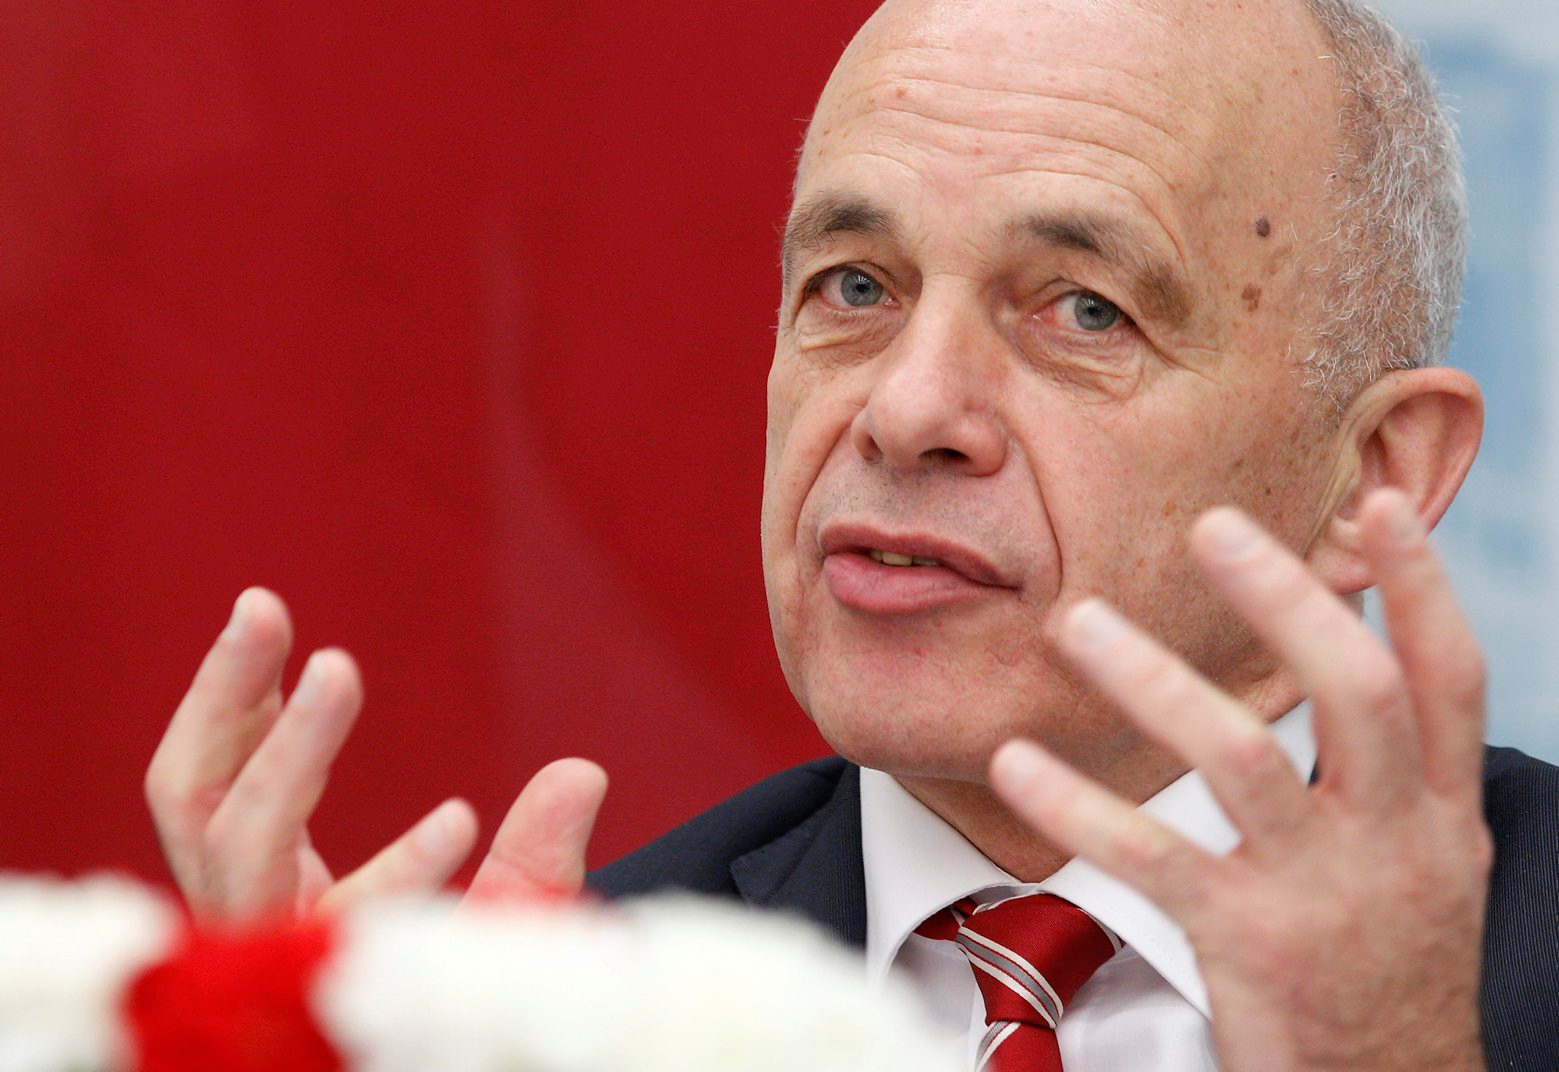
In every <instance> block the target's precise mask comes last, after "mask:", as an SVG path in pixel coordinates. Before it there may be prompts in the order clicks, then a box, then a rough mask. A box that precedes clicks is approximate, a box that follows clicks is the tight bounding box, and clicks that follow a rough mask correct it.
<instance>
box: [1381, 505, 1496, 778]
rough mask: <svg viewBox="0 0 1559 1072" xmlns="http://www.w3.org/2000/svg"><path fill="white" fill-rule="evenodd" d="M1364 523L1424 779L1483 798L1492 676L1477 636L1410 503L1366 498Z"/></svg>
mask: <svg viewBox="0 0 1559 1072" xmlns="http://www.w3.org/2000/svg"><path fill="white" fill-rule="evenodd" d="M1360 520H1361V523H1362V525H1363V528H1364V549H1365V555H1366V556H1367V557H1368V559H1369V562H1370V565H1371V566H1372V567H1373V568H1374V573H1375V578H1376V582H1377V584H1378V585H1379V588H1380V595H1381V605H1382V609H1383V610H1384V613H1385V620H1386V628H1387V630H1388V632H1389V633H1390V634H1391V641H1392V645H1393V647H1394V648H1395V649H1396V654H1397V659H1398V661H1399V662H1400V663H1401V665H1402V669H1403V673H1404V674H1405V676H1406V679H1407V688H1408V692H1409V694H1410V695H1411V697H1412V700H1413V709H1414V710H1415V711H1416V712H1417V715H1418V728H1419V739H1420V741H1421V748H1422V752H1423V763H1424V777H1425V779H1426V780H1427V781H1428V783H1429V784H1430V785H1431V786H1433V787H1435V788H1438V789H1441V790H1444V791H1447V792H1461V793H1468V792H1471V793H1475V794H1476V793H1481V791H1482V784H1483V778H1482V771H1483V713H1484V689H1485V687H1486V672H1485V670H1484V664H1483V655H1482V653H1481V651H1480V650H1479V647H1478V641H1477V638H1476V637H1475V636H1474V635H1473V632H1472V628H1471V627H1470V626H1469V625H1468V623H1467V619H1466V617H1465V616H1464V615H1463V614H1462V610H1461V608H1460V607H1459V606H1458V605H1457V602H1456V597H1455V595H1454V594H1453V593H1452V591H1451V583H1450V580H1449V578H1447V577H1446V574H1445V569H1444V567H1443V566H1442V565H1441V564H1440V559H1439V557H1438V556H1437V555H1436V554H1435V553H1434V549H1433V548H1432V547H1431V546H1430V544H1429V539H1428V533H1426V532H1425V530H1424V526H1423V523H1422V522H1420V521H1419V519H1418V514H1417V512H1416V511H1415V510H1414V509H1413V503H1412V500H1410V499H1409V498H1408V497H1407V496H1406V495H1404V494H1403V493H1402V492H1400V491H1396V490H1394V489H1387V490H1382V491H1380V492H1377V493H1376V494H1374V495H1372V496H1370V497H1369V498H1368V499H1366V500H1365V502H1364V506H1363V510H1362V511H1361V518H1360Z"/></svg>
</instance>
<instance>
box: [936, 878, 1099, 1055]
mask: <svg viewBox="0 0 1559 1072" xmlns="http://www.w3.org/2000/svg"><path fill="white" fill-rule="evenodd" d="M919 933H921V934H923V935H925V936H926V937H929V938H944V939H947V940H950V941H953V942H956V943H957V944H958V946H959V947H960V948H961V949H962V950H963V952H964V955H965V956H966V957H967V958H968V959H969V964H970V967H972V968H973V969H974V977H975V982H976V983H977V984H978V985H979V988H980V994H981V996H982V997H983V998H984V999H985V1018H986V1022H987V1023H995V1022H997V1021H1017V1022H1019V1023H1026V1024H1033V1025H1035V1026H1042V1027H1049V1028H1054V1027H1055V1026H1056V1023H1057V1022H1058V1021H1059V1020H1060V1019H1061V1014H1062V1013H1063V1012H1064V1011H1065V1010H1066V1005H1067V1003H1068V1002H1069V1001H1071V1000H1072V995H1073V994H1075V993H1077V991H1078V990H1079V989H1081V987H1082V985H1083V984H1084V983H1086V982H1087V981H1088V979H1089V978H1090V977H1091V976H1092V975H1093V974H1094V972H1096V971H1098V970H1099V968H1100V966H1101V965H1103V964H1104V962H1105V961H1107V960H1109V959H1110V958H1111V957H1112V956H1114V955H1115V953H1116V952H1117V951H1118V950H1119V949H1120V941H1119V939H1117V938H1116V937H1115V935H1114V934H1112V933H1111V932H1110V931H1108V930H1106V929H1105V928H1104V927H1102V926H1100V925H1099V924H1098V923H1097V922H1096V921H1095V920H1094V918H1093V917H1092V916H1090V915H1089V914H1088V913H1087V912H1084V911H1083V910H1082V909H1081V908H1078V907H1077V906H1076V905H1074V904H1072V903H1071V902H1070V901H1065V900H1063V899H1061V898H1060V897H1055V896H1052V895H1050V894H1044V893H1039V894H1028V895H1024V896H1021V897H1011V898H1008V899H1007V900H1005V901H994V902H992V903H990V904H985V905H980V906H979V907H977V908H976V907H974V906H973V905H972V904H971V903H969V902H959V903H958V904H955V905H953V906H951V907H950V908H949V909H947V910H945V911H944V912H943V913H941V914H939V916H933V917H932V918H931V919H930V920H927V921H926V923H925V924H923V925H922V926H921V928H920V930H919Z"/></svg>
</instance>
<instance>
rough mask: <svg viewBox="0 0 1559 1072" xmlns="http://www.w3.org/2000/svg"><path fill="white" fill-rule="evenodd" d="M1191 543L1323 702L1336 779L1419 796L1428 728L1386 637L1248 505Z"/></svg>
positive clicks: (1318, 714) (1320, 729) (1375, 794)
mask: <svg viewBox="0 0 1559 1072" xmlns="http://www.w3.org/2000/svg"><path fill="white" fill-rule="evenodd" d="M1191 544H1192V548H1193V549H1194V551H1195V552H1196V555H1197V557H1198V559H1200V561H1201V563H1202V566H1203V568H1204V570H1205V571H1206V573H1207V576H1208V579H1209V580H1210V581H1211V582H1212V584H1213V587H1214V588H1216V589H1217V590H1218V592H1219V594H1220V595H1222V596H1223V598H1224V599H1226V600H1227V601H1228V602H1229V605H1230V606H1232V607H1233V608H1234V609H1235V611H1236V612H1238V613H1239V615H1240V617H1242V618H1243V619H1244V620H1245V621H1246V622H1247V623H1248V624H1249V625H1250V627H1251V629H1253V630H1254V631H1255V633H1256V635H1257V636H1259V637H1261V639H1262V640H1264V641H1265V642H1266V643H1267V644H1268V646H1270V647H1271V648H1272V650H1273V651H1274V652H1276V653H1277V654H1278V655H1279V656H1280V657H1281V658H1282V659H1283V661H1284V662H1285V663H1286V664H1287V666H1288V667H1289V669H1290V670H1291V671H1292V672H1293V673H1294V675H1295V677H1296V678H1297V679H1298V681H1299V683H1300V685H1301V686H1302V687H1303V688H1304V690H1305V691H1306V692H1307V693H1308V694H1309V695H1310V697H1311V699H1312V700H1313V701H1314V710H1315V728H1316V741H1317V745H1318V748H1319V752H1320V768H1321V772H1322V777H1323V779H1324V780H1325V781H1326V783H1327V784H1328V785H1331V786H1334V787H1335V788H1336V789H1337V790H1338V791H1339V792H1341V793H1343V794H1344V795H1345V796H1348V797H1350V798H1351V799H1354V800H1356V801H1359V802H1368V803H1369V804H1370V805H1371V806H1373V807H1376V808H1380V809H1386V808H1390V807H1391V806H1393V805H1394V804H1396V803H1400V802H1402V801H1405V800H1408V799H1411V798H1412V794H1413V790H1414V788H1415V787H1416V786H1417V785H1418V784H1419V782H1418V777H1419V770H1420V764H1419V760H1418V747H1419V746H1418V733H1417V728H1416V726H1415V725H1414V720H1413V712H1412V707H1411V703H1410V701H1409V698H1408V694H1407V688H1406V683H1405V682H1404V680H1403V675H1402V669H1401V667H1400V666H1399V665H1398V664H1397V661H1396V659H1395V658H1393V657H1392V654H1391V652H1390V651H1389V650H1388V649H1387V648H1386V646H1385V644H1384V643H1382V642H1381V640H1380V639H1379V638H1378V637H1376V636H1375V634H1373V633H1372V632H1370V630H1369V628H1368V627H1366V626H1365V624H1364V622H1363V621H1362V620H1361V619H1360V618H1359V616H1358V615H1357V614H1355V613H1354V612H1353V611H1352V610H1350V609H1349V608H1348V607H1346V606H1345V605H1344V604H1343V603H1342V601H1341V600H1339V599H1338V598H1337V597H1336V596H1335V595H1333V594H1332V593H1331V592H1330V591H1329V590H1328V589H1327V588H1326V586H1325V585H1323V584H1322V583H1321V581H1320V579H1319V578H1317V577H1316V576H1315V575H1314V574H1312V573H1311V572H1310V571H1309V570H1307V569H1306V568H1305V566H1304V564H1303V563H1302V562H1300V561H1299V559H1297V558H1295V557H1294V555H1293V554H1291V553H1290V552H1289V551H1288V550H1287V549H1286V548H1284V547H1282V546H1280V545H1279V544H1278V543H1277V541H1275V540H1273V539H1272V538H1271V537H1270V536H1268V535H1267V534H1266V533H1264V532H1262V531H1261V530H1260V529H1259V528H1257V527H1256V525H1255V523H1254V522H1252V521H1251V520H1250V519H1249V518H1247V517H1246V516H1245V515H1244V514H1242V513H1240V512H1239V511H1238V510H1234V509H1232V508H1227V507H1225V508H1220V509H1217V510H1211V511H1209V512H1208V513H1206V514H1204V515H1203V516H1202V517H1201V519H1199V520H1198V521H1197V523H1196V524H1195V525H1194V526H1193V527H1192V530H1191Z"/></svg>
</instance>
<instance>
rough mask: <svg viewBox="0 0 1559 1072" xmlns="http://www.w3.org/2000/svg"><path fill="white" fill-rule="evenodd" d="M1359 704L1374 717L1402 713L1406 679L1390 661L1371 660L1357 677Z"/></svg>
mask: <svg viewBox="0 0 1559 1072" xmlns="http://www.w3.org/2000/svg"><path fill="white" fill-rule="evenodd" d="M1358 690H1359V702H1360V704H1361V705H1362V706H1363V707H1364V709H1365V710H1367V711H1369V712H1370V713H1371V714H1374V715H1376V716H1389V715H1392V714H1394V713H1398V712H1401V711H1403V705H1404V701H1406V699H1407V695H1408V689H1407V678H1406V677H1405V676H1404V675H1403V673H1402V668H1401V667H1400V666H1398V665H1397V664H1396V662H1395V661H1394V660H1391V659H1380V660H1378V661H1377V660H1374V659H1371V660H1369V662H1368V663H1367V665H1366V667H1365V669H1364V671H1363V672H1362V673H1361V674H1360V675H1359V686H1358Z"/></svg>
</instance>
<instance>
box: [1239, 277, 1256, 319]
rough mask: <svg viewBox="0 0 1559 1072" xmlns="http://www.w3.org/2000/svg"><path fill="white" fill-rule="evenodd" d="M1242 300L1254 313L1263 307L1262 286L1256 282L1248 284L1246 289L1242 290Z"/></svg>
mask: <svg viewBox="0 0 1559 1072" xmlns="http://www.w3.org/2000/svg"><path fill="white" fill-rule="evenodd" d="M1240 300H1241V301H1243V302H1244V303H1245V308H1246V309H1247V310H1248V311H1249V312H1252V313H1254V312H1255V311H1256V310H1257V309H1260V308H1261V288H1260V287H1258V286H1256V284H1254V283H1250V284H1247V285H1246V287H1245V289H1244V290H1242V291H1240Z"/></svg>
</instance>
